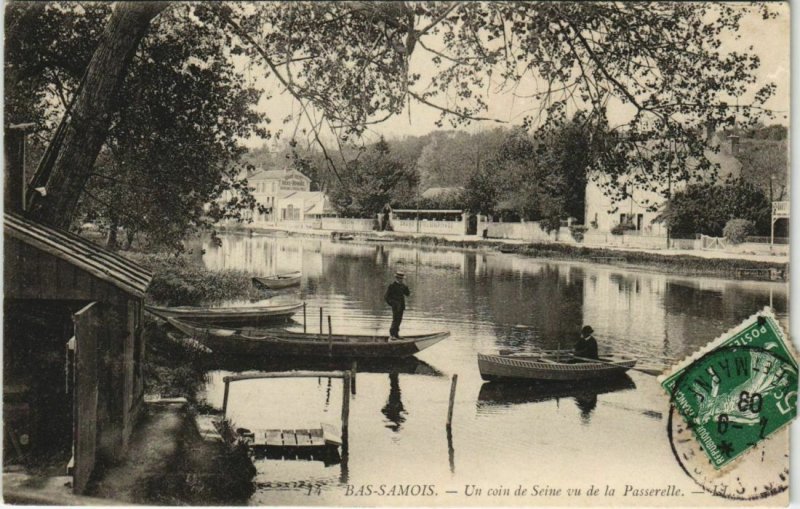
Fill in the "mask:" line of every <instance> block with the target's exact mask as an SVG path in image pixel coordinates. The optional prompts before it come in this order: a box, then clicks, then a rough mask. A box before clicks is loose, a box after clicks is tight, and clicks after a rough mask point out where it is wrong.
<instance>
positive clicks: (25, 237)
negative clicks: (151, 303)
mask: <svg viewBox="0 0 800 509" xmlns="http://www.w3.org/2000/svg"><path fill="white" fill-rule="evenodd" d="M3 231H4V232H5V234H6V236H9V237H12V238H15V239H18V240H20V241H21V242H24V243H26V244H28V245H30V246H33V247H35V248H37V249H41V250H42V251H45V252H47V253H49V254H51V255H53V256H56V257H58V258H60V259H62V260H64V261H66V262H68V263H71V264H73V265H75V266H76V267H80V268H81V269H83V270H85V271H86V272H88V273H90V274H92V275H93V276H95V277H97V278H99V279H102V280H103V281H107V282H108V283H111V284H112V285H114V286H116V287H117V288H120V289H122V290H125V291H127V292H129V293H132V294H134V295H136V296H138V297H142V296H144V293H145V291H146V290H147V286H148V285H149V284H150V279H152V277H153V275H152V274H151V273H150V272H149V271H148V270H147V269H145V268H144V267H142V266H141V265H139V264H137V263H134V262H132V261H130V260H128V259H127V258H125V257H123V256H120V255H118V254H116V253H112V252H111V251H109V250H107V249H103V248H102V247H100V246H98V245H96V244H94V243H92V242H91V241H89V240H87V239H84V238H83V237H80V236H78V235H75V234H74V233H69V232H66V231H63V230H57V229H55V228H51V227H49V226H44V225H42V224H40V223H37V222H35V221H32V220H30V219H26V218H24V217H22V216H20V215H18V214H14V213H9V212H6V213H5V214H4V221H3Z"/></svg>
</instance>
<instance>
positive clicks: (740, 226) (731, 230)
mask: <svg viewBox="0 0 800 509" xmlns="http://www.w3.org/2000/svg"><path fill="white" fill-rule="evenodd" d="M755 230H756V225H755V223H753V221H750V220H748V219H731V220H730V221H728V222H727V223H725V228H724V229H723V230H722V235H723V236H724V237H725V238H726V239H728V242H730V243H731V244H741V243H742V242H744V241H745V240H746V239H747V236H748V235H753V232H755Z"/></svg>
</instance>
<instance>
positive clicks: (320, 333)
mask: <svg viewBox="0 0 800 509" xmlns="http://www.w3.org/2000/svg"><path fill="white" fill-rule="evenodd" d="M319 335H320V336H322V306H320V307H319ZM320 339H322V338H320Z"/></svg>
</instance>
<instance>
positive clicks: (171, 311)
mask: <svg viewBox="0 0 800 509" xmlns="http://www.w3.org/2000/svg"><path fill="white" fill-rule="evenodd" d="M302 308H303V303H302V302H290V303H288V304H272V305H269V306H248V307H230V308H224V307H221V308H207V307H195V306H181V307H159V306H146V308H145V309H147V311H150V312H151V313H153V314H155V315H157V316H161V317H169V318H179V319H181V320H189V321H192V322H196V323H202V324H216V325H223V324H225V325H235V324H262V323H276V322H286V321H288V320H289V319H290V318H291V316H292V315H293V314H295V313H296V312H297V311H299V310H300V309H302Z"/></svg>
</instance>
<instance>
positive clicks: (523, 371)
mask: <svg viewBox="0 0 800 509" xmlns="http://www.w3.org/2000/svg"><path fill="white" fill-rule="evenodd" d="M635 365H636V360H635V359H631V358H630V357H622V356H617V355H609V356H603V357H600V358H599V359H598V361H597V362H592V361H589V360H586V361H583V360H578V359H575V358H574V357H573V356H572V354H570V353H567V352H562V353H560V354H559V355H555V354H552V353H547V352H543V353H525V354H522V353H520V354H510V355H491V354H481V353H479V354H478V369H479V370H480V373H481V378H483V379H484V380H503V379H512V380H513V379H518V380H545V381H571V380H589V379H596V378H608V377H613V376H619V375H621V374H623V373H625V372H626V371H628V370H629V369H631V368H632V367H634V366H635Z"/></svg>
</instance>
